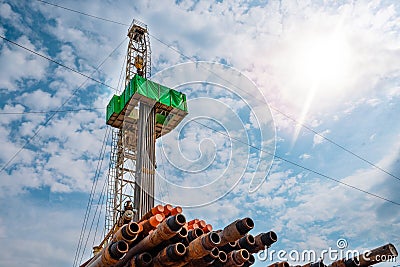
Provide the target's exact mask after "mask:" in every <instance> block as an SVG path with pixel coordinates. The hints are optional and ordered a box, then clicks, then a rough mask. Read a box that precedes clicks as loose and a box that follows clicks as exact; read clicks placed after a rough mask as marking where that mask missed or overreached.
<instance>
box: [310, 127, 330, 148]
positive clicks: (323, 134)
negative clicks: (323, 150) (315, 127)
mask: <svg viewBox="0 0 400 267" xmlns="http://www.w3.org/2000/svg"><path fill="white" fill-rule="evenodd" d="M330 132H331V131H330V130H329V129H327V130H325V131H322V132H320V133H319V134H315V135H314V139H313V147H315V146H317V145H319V144H322V143H323V142H324V141H325V139H324V138H323V137H326V136H327V135H328V134H329V133H330Z"/></svg>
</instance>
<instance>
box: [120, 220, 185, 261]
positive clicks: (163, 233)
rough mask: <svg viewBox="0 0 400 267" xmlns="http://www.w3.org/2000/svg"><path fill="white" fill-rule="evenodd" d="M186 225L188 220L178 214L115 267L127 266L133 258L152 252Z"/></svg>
mask: <svg viewBox="0 0 400 267" xmlns="http://www.w3.org/2000/svg"><path fill="white" fill-rule="evenodd" d="M185 223H186V219H185V216H183V214H177V215H175V216H171V217H169V218H168V219H166V220H164V221H163V222H162V223H161V224H159V225H158V226H157V228H156V229H155V230H154V231H153V232H151V233H150V234H149V235H148V236H146V237H145V238H143V240H141V241H140V242H139V243H137V244H136V245H135V246H133V247H132V248H131V249H129V251H128V252H127V253H126V255H125V257H124V258H123V259H121V260H120V261H119V262H118V263H117V264H116V265H115V266H114V267H122V266H124V265H126V264H127V263H128V261H129V260H130V259H132V258H133V256H135V255H137V254H140V253H143V252H145V251H150V250H151V249H153V248H154V247H156V246H157V245H159V244H161V242H163V241H166V240H168V239H170V238H171V237H173V236H174V235H176V234H177V233H178V232H179V231H180V229H181V228H182V226H183V225H185Z"/></svg>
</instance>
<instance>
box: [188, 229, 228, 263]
mask: <svg viewBox="0 0 400 267" xmlns="http://www.w3.org/2000/svg"><path fill="white" fill-rule="evenodd" d="M220 241H221V239H220V237H219V235H218V234H217V233H215V232H210V233H208V234H205V235H203V236H201V237H199V238H196V239H195V240H193V241H192V242H190V243H189V246H188V252H187V254H186V257H187V258H188V259H189V260H194V259H200V258H202V257H204V256H206V255H207V254H208V253H209V251H210V250H212V249H213V248H214V247H216V246H218V244H219V242H220Z"/></svg>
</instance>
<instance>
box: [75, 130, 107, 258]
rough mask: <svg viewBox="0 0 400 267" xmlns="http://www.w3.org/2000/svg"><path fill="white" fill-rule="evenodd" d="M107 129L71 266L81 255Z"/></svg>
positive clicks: (105, 137)
mask: <svg viewBox="0 0 400 267" xmlns="http://www.w3.org/2000/svg"><path fill="white" fill-rule="evenodd" d="M109 129H110V128H107V129H106V131H105V132H104V137H103V142H102V146H101V149H100V155H99V158H100V161H99V162H97V167H96V171H95V174H94V178H93V182H92V186H91V189H90V194H89V200H88V203H87V205H86V211H85V216H84V219H83V224H82V228H81V232H80V235H79V241H78V246H77V248H76V251H75V257H74V263H73V266H75V265H76V264H78V261H79V260H80V259H79V255H80V253H81V249H82V242H83V238H84V235H85V231H86V227H87V223H88V220H89V216H90V212H91V208H92V204H93V200H94V195H95V192H96V188H97V183H98V181H99V174H100V170H101V166H102V163H103V159H104V155H105V148H106V143H107V139H108V137H109V134H110V130H109ZM96 213H97V209H96ZM95 216H96V214H95ZM89 235H90V231H89V234H88V237H87V239H89ZM86 242H87V240H86ZM85 246H86V244H85ZM84 251H85V250H83V252H82V256H83V254H84Z"/></svg>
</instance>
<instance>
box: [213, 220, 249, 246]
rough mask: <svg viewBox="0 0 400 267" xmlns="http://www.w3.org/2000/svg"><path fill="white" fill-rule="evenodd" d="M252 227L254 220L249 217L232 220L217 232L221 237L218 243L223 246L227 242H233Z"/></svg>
mask: <svg viewBox="0 0 400 267" xmlns="http://www.w3.org/2000/svg"><path fill="white" fill-rule="evenodd" d="M253 227H254V222H253V220H252V219H250V218H244V219H241V220H237V221H234V222H233V223H231V224H229V225H228V226H226V227H225V228H224V230H222V231H221V232H219V236H220V238H221V242H220V245H221V246H223V245H225V244H227V243H229V242H234V241H236V240H238V239H239V238H241V237H243V236H244V235H245V234H247V233H248V232H249V231H250V230H251V229H253Z"/></svg>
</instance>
